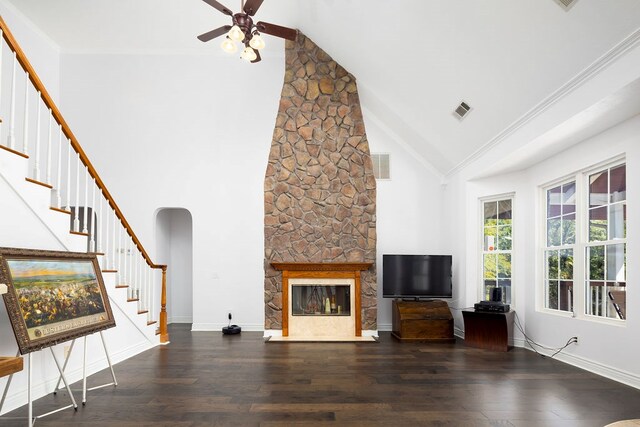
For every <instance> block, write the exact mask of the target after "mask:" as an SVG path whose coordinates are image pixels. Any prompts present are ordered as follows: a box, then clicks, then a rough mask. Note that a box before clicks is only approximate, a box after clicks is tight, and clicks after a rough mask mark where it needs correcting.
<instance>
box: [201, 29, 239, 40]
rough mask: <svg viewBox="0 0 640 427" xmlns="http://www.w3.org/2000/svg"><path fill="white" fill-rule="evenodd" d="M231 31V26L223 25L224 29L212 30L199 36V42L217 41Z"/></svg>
mask: <svg viewBox="0 0 640 427" xmlns="http://www.w3.org/2000/svg"><path fill="white" fill-rule="evenodd" d="M230 29H231V25H223V26H222V27H220V28H216V29H215V30H211V31H209V32H206V33H204V34H200V35H199V36H198V40H200V41H203V42H208V41H209V40H212V39H215V38H216V37H218V36H221V35H223V34H224V33H226V32H228V31H229V30H230Z"/></svg>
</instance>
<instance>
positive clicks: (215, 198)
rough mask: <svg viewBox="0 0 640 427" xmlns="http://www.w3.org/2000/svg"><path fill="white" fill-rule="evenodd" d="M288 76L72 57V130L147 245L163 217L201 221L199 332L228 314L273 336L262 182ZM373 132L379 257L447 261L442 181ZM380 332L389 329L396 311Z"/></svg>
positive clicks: (236, 67)
mask: <svg viewBox="0 0 640 427" xmlns="http://www.w3.org/2000/svg"><path fill="white" fill-rule="evenodd" d="M283 75H284V60H283V58H282V57H280V58H273V57H272V58H268V60H266V59H265V60H263V61H262V62H261V63H259V64H255V65H249V66H248V65H247V64H245V63H243V61H240V60H237V59H236V58H232V57H219V56H212V57H208V56H191V55H179V56H178V55H177V56H162V55H156V56H154V55H150V56H140V55H136V56H127V55H63V58H62V85H61V86H62V91H63V93H64V105H63V107H64V110H65V112H66V117H67V121H68V122H69V123H70V125H71V127H72V129H73V130H74V132H75V133H76V135H77V136H78V139H79V140H80V143H81V144H83V147H85V150H86V151H87V153H88V155H89V158H90V159H91V160H92V162H93V163H94V165H95V166H96V169H97V170H98V173H99V174H100V175H101V176H102V177H103V180H104V181H105V183H106V185H107V186H108V188H109V189H110V191H111V193H112V194H113V196H114V197H115V199H116V201H117V202H118V204H119V205H120V207H121V209H122V211H123V212H124V214H125V216H126V217H127V219H128V220H129V222H130V223H131V224H132V226H133V228H134V230H136V233H137V234H138V236H139V237H140V238H141V240H142V242H143V245H145V247H146V248H147V249H148V250H149V249H150V248H154V247H155V246H156V245H155V244H154V241H155V240H154V239H155V236H154V234H153V229H152V228H153V227H152V224H153V221H152V218H153V213H154V211H155V210H156V209H157V208H158V207H162V206H181V207H184V208H186V209H188V210H189V211H190V212H191V213H192V215H193V254H194V256H193V260H194V266H193V300H194V304H193V324H194V325H193V328H194V330H198V329H220V328H221V327H222V326H226V324H227V313H228V312H229V311H231V312H232V313H234V319H233V320H234V323H238V324H240V325H241V326H243V328H245V329H248V330H251V329H253V330H262V329H263V325H264V311H263V310H264V308H263V300H264V294H263V290H264V285H263V283H264V273H263V265H262V260H263V245H264V241H263V239H264V232H263V222H264V210H263V200H264V195H263V182H264V173H265V168H266V165H267V160H268V152H269V148H270V143H271V137H272V133H273V129H274V125H275V117H276V113H277V108H278V102H279V99H280V91H281V89H282V82H283ZM365 124H366V126H367V134H368V138H369V143H370V145H371V147H372V150H373V151H376V150H377V151H386V152H390V153H392V162H393V164H392V168H393V169H392V173H393V179H392V181H389V182H379V185H378V239H379V243H378V254H379V258H380V259H381V254H382V253H384V252H387V253H390V252H404V253H411V252H418V253H422V252H425V251H426V252H428V253H433V252H439V251H438V245H436V243H435V242H436V241H439V239H440V237H439V236H440V234H439V232H438V234H437V236H434V235H433V230H434V229H437V227H434V226H433V224H437V223H438V222H439V221H440V219H441V218H442V217H441V214H440V212H441V209H442V208H441V197H442V196H441V189H440V186H439V178H438V177H436V176H435V175H433V174H431V173H430V172H428V171H426V170H425V168H424V166H423V165H422V164H420V163H419V162H417V161H416V160H415V159H413V158H412V157H411V156H410V155H409V154H407V152H405V151H404V149H402V148H401V146H400V145H398V144H395V143H394V142H393V141H392V140H391V139H390V138H389V137H388V136H387V135H385V134H384V132H382V131H381V130H379V129H376V127H375V121H374V120H373V118H371V117H365ZM423 236H428V237H423ZM152 253H153V251H152ZM157 256H158V254H153V255H152V257H157ZM380 277H381V276H380ZM379 323H380V324H381V325H386V326H384V327H388V325H390V323H391V317H390V302H389V301H380V314H379Z"/></svg>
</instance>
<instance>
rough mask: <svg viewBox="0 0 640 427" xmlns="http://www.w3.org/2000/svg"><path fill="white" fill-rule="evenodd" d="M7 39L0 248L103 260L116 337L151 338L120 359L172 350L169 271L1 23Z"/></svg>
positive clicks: (0, 111)
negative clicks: (152, 349)
mask: <svg viewBox="0 0 640 427" xmlns="http://www.w3.org/2000/svg"><path fill="white" fill-rule="evenodd" d="M0 36H1V37H0V212H1V213H2V214H1V216H0V222H1V223H2V225H1V226H0V246H7V247H22V248H31V249H54V250H67V251H74V252H88V253H93V254H95V255H96V256H97V258H98V262H99V264H100V267H101V270H102V275H103V279H104V283H105V286H106V287H107V292H108V294H109V299H110V301H111V304H112V308H113V312H114V316H115V318H116V323H117V326H116V328H114V330H118V329H120V330H121V331H124V332H121V333H125V332H126V333H132V332H131V331H135V330H137V331H138V332H139V333H140V334H142V336H144V338H142V339H141V337H140V336H139V335H137V338H136V339H138V344H132V343H133V342H134V341H135V340H134V339H133V338H128V339H123V340H121V341H123V342H125V341H126V346H128V347H126V349H127V350H126V351H125V350H122V357H121V358H120V359H121V360H122V358H126V357H130V356H131V355H132V354H135V351H138V352H139V351H142V350H143V349H145V348H148V347H149V346H150V345H157V344H160V343H167V342H168V340H169V336H168V333H167V315H166V270H167V266H166V265H158V264H155V263H154V262H153V261H152V260H151V258H150V257H149V255H148V253H147V251H146V250H145V249H144V247H143V246H142V244H141V242H140V241H139V239H138V237H137V236H136V235H135V233H134V232H133V230H132V229H131V227H130V225H129V223H128V222H127V220H126V218H125V217H124V215H123V213H122V211H121V210H120V208H119V207H118V205H117V204H116V202H115V200H114V199H113V197H112V196H111V194H110V193H109V191H108V190H107V188H106V186H105V184H104V182H103V181H102V180H101V179H100V176H99V175H98V173H97V171H96V170H95V168H94V167H93V165H92V164H91V162H90V161H89V159H88V157H87V155H86V154H85V152H84V151H83V150H82V147H81V146H80V144H79V143H78V141H77V139H76V137H75V136H74V134H73V132H72V131H71V129H70V128H69V126H68V125H67V123H66V121H65V120H64V118H63V117H62V114H61V113H60V111H59V109H58V108H57V106H56V105H55V103H54V102H53V100H52V98H51V97H50V95H49V93H48V92H47V90H46V89H45V87H44V86H43V84H42V82H41V81H40V79H39V77H38V75H37V74H36V72H35V70H34V69H33V67H32V66H31V64H30V63H29V61H28V60H27V58H26V56H25V55H24V52H23V51H22V49H21V48H20V46H19V45H18V44H17V42H16V40H15V39H14V37H13V35H12V34H11V32H10V31H9V29H8V28H7V26H6V24H5V22H4V20H3V19H2V18H1V17H0ZM34 245H36V246H34ZM2 310H4V309H2ZM0 315H2V316H4V317H5V318H4V320H0V325H1V324H4V325H3V326H2V327H3V328H6V327H7V325H8V320H7V319H6V315H4V314H2V313H0ZM3 334H4V332H2V331H0V340H2V338H3V336H2V335H3ZM134 335H136V333H134ZM140 339H141V340H142V342H143V345H140V344H139V342H140ZM127 340H128V341H127ZM8 341H9V340H7V342H5V343H4V344H3V345H2V346H1V350H2V352H6V351H7V349H8V348H12V345H11V343H9V342H8ZM123 346H124V344H123ZM136 346H137V347H136ZM134 347H135V348H136V350H135V351H134V350H131V348H134ZM13 348H15V347H13ZM116 350H117V349H116ZM11 351H14V350H11ZM127 352H128V353H127ZM125 353H126V354H128V356H127V355H125ZM11 355H13V354H11ZM116 359H118V358H117V357H116ZM116 361H117V360H116ZM96 363H97V362H96ZM47 381H48V380H47V379H46V378H45V381H44V382H43V390H44V391H43V393H47V392H49V391H47V390H46V389H47V386H46V384H47ZM37 394H38V393H37V392H36V395H37ZM17 400H20V399H17ZM11 406H15V405H11Z"/></svg>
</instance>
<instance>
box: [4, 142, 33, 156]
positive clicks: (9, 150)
mask: <svg viewBox="0 0 640 427" xmlns="http://www.w3.org/2000/svg"><path fill="white" fill-rule="evenodd" d="M0 148H2V149H3V150H6V151H8V152H9V153H13V154H16V155H18V156H21V157H24V158H25V159H28V158H29V156H28V155H27V154H24V153H21V152H20V151H16V150H14V149H12V148H9V147H7V146H4V145H1V144H0Z"/></svg>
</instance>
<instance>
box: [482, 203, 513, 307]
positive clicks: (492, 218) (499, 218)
mask: <svg viewBox="0 0 640 427" xmlns="http://www.w3.org/2000/svg"><path fill="white" fill-rule="evenodd" d="M512 206H513V199H503V200H493V201H485V202H483V203H482V211H483V232H482V242H483V247H482V287H483V299H484V300H485V301H488V300H490V299H491V291H492V289H494V288H495V287H500V288H502V301H503V302H504V303H506V304H510V303H511V289H512V288H511V284H512V283H511V279H512V277H511V259H512V248H513V224H512V212H513V209H512Z"/></svg>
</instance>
